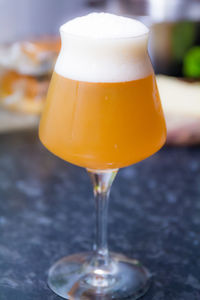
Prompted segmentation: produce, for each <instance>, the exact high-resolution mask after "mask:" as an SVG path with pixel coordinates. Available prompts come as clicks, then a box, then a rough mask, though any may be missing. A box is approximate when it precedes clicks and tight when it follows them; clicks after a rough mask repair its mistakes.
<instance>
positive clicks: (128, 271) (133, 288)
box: [48, 252, 150, 300]
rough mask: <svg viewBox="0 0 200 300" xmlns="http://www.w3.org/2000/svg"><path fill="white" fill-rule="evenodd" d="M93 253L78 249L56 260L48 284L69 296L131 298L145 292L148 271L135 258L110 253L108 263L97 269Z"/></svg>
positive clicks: (63, 295) (86, 299)
mask: <svg viewBox="0 0 200 300" xmlns="http://www.w3.org/2000/svg"><path fill="white" fill-rule="evenodd" d="M93 255H94V254H93V253H89V252H88V253H80V254H75V255H71V256H68V257H64V258H63V259H61V260H59V261H58V262H57V263H55V264H54V265H53V266H52V267H51V269H50V270H49V276H48V285H49V287H50V288H51V289H52V290H53V291H54V292H55V293H56V294H57V295H59V296H61V297H63V298H64V299H70V300H72V299H73V300H79V299H84V300H91V299H92V300H94V299H95V300H96V299H98V300H101V299H103V300H108V299H124V298H129V297H131V300H134V299H138V298H139V297H141V296H142V295H144V294H145V293H146V291H147V290H148V288H149V284H150V274H149V272H148V271H147V270H146V269H145V268H144V267H143V266H142V265H141V264H140V263H139V262H138V261H137V260H133V259H129V258H127V257H125V256H123V255H119V254H114V253H111V254H110V263H109V265H108V266H107V267H106V268H104V269H100V268H98V267H97V266H95V260H94V259H93Z"/></svg>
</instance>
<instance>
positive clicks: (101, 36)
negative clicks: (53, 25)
mask: <svg viewBox="0 0 200 300" xmlns="http://www.w3.org/2000/svg"><path fill="white" fill-rule="evenodd" d="M148 32H149V30H148V28H147V27H146V26H145V25H144V24H142V23H141V22H139V21H137V20H134V19H130V18H125V17H121V16H116V15H113V14H108V13H92V14H89V15H87V16H83V17H79V18H75V19H73V20H71V21H69V22H67V23H66V24H64V25H62V26H61V27H60V33H61V41H62V47H61V51H60V54H59V57H58V59H57V63H56V66H55V71H56V73H58V74H59V75H61V76H63V77H66V78H69V79H74V80H79V81H89V82H122V81H131V80H135V79H139V78H143V77H146V76H147V75H149V74H150V73H152V67H151V63H150V60H149V57H148V53H147V39H148Z"/></svg>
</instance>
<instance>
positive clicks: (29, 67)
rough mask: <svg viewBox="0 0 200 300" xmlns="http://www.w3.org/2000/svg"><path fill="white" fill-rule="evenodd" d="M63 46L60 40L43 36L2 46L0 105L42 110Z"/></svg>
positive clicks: (34, 110) (0, 59)
mask: <svg viewBox="0 0 200 300" xmlns="http://www.w3.org/2000/svg"><path fill="white" fill-rule="evenodd" d="M59 49H60V40H59V38H55V37H43V38H40V39H38V40H33V41H31V40H30V41H22V42H15V43H12V44H7V45H1V46H0V105H1V106H2V107H4V108H6V109H8V110H12V111H17V112H22V113H28V114H39V113H40V112H41V111H42V108H43V104H44V101H45V97H46V93H47V89H48V84H49V80H50V76H51V73H52V70H53V67H54V63H55V60H56V58H57V55H58V52H59Z"/></svg>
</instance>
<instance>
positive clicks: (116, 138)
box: [39, 13, 166, 300]
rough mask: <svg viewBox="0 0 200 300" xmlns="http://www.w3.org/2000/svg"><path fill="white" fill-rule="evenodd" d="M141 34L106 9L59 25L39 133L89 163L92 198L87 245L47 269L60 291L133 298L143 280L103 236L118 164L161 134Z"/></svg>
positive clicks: (83, 298) (154, 146) (57, 149)
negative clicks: (92, 230)
mask: <svg viewBox="0 0 200 300" xmlns="http://www.w3.org/2000/svg"><path fill="white" fill-rule="evenodd" d="M147 39H148V29H147V28H146V26H144V25H143V24H142V23H140V22H138V21H136V20H132V19H128V18H123V17H119V16H114V15H110V14H105V13H100V14H98V13H94V14H90V15H88V16H85V17H81V18H77V19H75V20H72V21H70V22H68V23H66V24H64V25H63V26H61V40H62V48H61V52H60V54H59V57H58V60H57V62H56V66H55V71H54V74H53V77H52V80H51V84H50V87H49V92H48V97H47V102H46V105H45V109H44V112H43V115H42V118H41V123H40V132H39V134H40V139H41V141H42V142H43V144H44V145H45V146H46V147H47V148H48V149H49V150H50V151H51V152H53V153H54V154H55V155H57V156H59V157H61V158H62V159H64V160H66V161H68V162H71V163H73V164H76V165H78V166H81V167H85V168H87V169H88V173H89V175H90V177H91V179H92V183H93V190H94V198H95V205H96V210H95V211H96V239H95V245H94V247H93V249H94V251H93V252H86V253H80V254H75V255H70V256H68V257H65V258H63V259H61V260H59V261H58V262H57V263H55V264H54V265H53V266H52V267H51V269H50V270H49V275H48V284H49V286H50V288H51V289H52V290H53V291H54V292H55V293H56V294H58V295H60V296H61V297H63V298H65V299H69V300H74V299H80V300H98V299H116V300H117V299H128V298H130V299H138V297H140V296H142V295H143V294H144V293H145V292H146V291H147V289H148V287H149V282H150V273H149V272H148V270H147V269H146V268H145V267H143V266H142V265H141V263H140V262H138V261H137V260H135V259H131V258H127V257H125V256H122V255H119V254H116V253H109V251H108V247H107V238H106V237H107V231H106V219H107V208H108V197H109V192H110V188H111V185H112V182H113V180H114V178H115V176H116V174H117V171H118V169H119V168H121V167H125V166H128V165H131V164H133V163H136V162H138V161H141V160H143V159H145V158H146V157H148V156H150V155H151V154H153V153H155V152H156V151H157V150H158V149H159V148H161V146H162V145H163V144H164V142H165V138H166V127H165V120H164V116H163V111H162V107H161V103H160V98H159V94H158V89H157V85H156V82H155V77H154V73H153V69H152V66H151V62H150V60H149V56H148V53H147ZM127 217H128V216H127Z"/></svg>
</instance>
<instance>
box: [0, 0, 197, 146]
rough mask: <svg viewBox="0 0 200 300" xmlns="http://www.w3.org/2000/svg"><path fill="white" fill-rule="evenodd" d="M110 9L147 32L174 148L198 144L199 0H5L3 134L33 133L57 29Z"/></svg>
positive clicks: (0, 40) (0, 46)
mask: <svg viewBox="0 0 200 300" xmlns="http://www.w3.org/2000/svg"><path fill="white" fill-rule="evenodd" d="M93 11H105V12H111V13H115V14H119V15H124V16H128V17H133V18H137V19H139V20H141V21H142V22H144V23H145V24H146V25H147V26H149V27H150V29H151V33H150V38H149V54H150V57H151V60H152V63H153V66H154V69H155V72H156V74H157V82H158V87H159V91H160V94H161V100H162V103H163V108H164V112H165V115H166V119H167V127H168V140H167V142H168V144H169V145H174V144H176V145H194V144H198V143H199V142H200V1H199V0H73V1H70V0H42V1H41V0H18V1H16V0H0V133H5V132H13V131H19V130H27V129H30V128H36V127H37V125H38V120H39V115H40V113H41V111H42V108H43V105H44V101H45V96H46V92H47V89H48V84H49V80H50V77H51V73H52V70H53V67H54V63H55V60H56V57H57V55H58V52H59V49H60V39H59V26H60V25H61V24H63V23H64V22H66V21H68V20H69V19H71V18H74V17H77V16H81V15H84V14H87V13H89V12H93Z"/></svg>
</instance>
